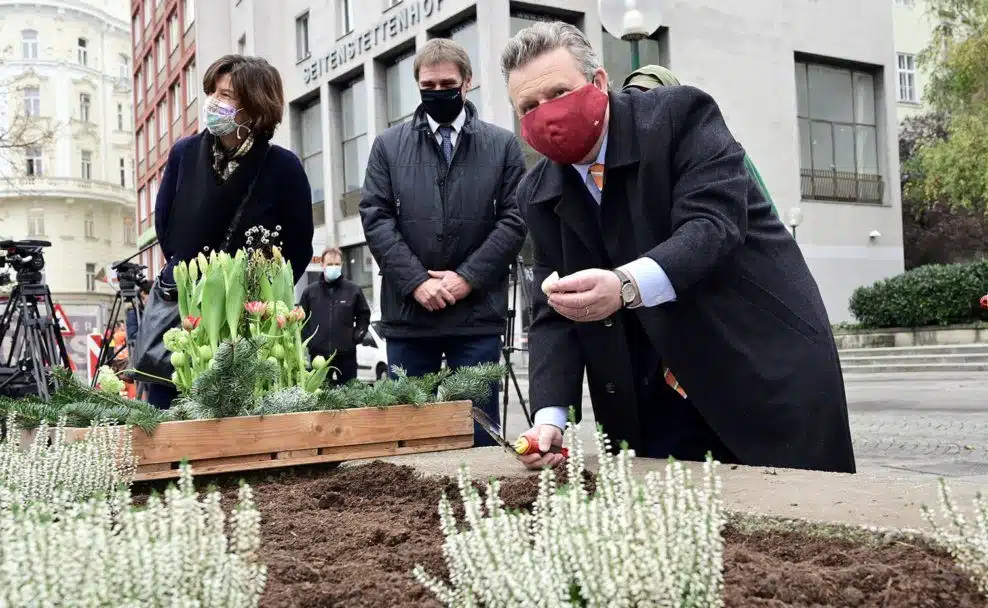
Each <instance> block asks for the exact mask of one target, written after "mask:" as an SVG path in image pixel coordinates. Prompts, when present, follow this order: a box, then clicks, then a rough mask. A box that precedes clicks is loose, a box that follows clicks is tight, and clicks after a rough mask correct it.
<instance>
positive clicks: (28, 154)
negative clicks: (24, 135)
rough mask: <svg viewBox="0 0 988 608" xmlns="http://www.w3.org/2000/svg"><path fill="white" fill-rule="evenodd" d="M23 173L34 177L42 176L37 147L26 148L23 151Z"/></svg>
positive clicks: (39, 151)
mask: <svg viewBox="0 0 988 608" xmlns="http://www.w3.org/2000/svg"><path fill="white" fill-rule="evenodd" d="M24 161H25V163H24V172H25V173H26V174H27V175H29V176H31V177H36V176H39V175H42V174H43V171H42V161H41V148H40V147H38V146H28V147H27V148H25V149H24Z"/></svg>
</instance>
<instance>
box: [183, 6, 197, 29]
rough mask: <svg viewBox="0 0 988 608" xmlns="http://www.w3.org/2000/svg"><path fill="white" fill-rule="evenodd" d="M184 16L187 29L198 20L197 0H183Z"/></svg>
mask: <svg viewBox="0 0 988 608" xmlns="http://www.w3.org/2000/svg"><path fill="white" fill-rule="evenodd" d="M182 18H183V19H184V20H185V31H186V32H188V31H189V28H191V27H192V25H193V24H194V23H195V22H196V2H195V0H182Z"/></svg>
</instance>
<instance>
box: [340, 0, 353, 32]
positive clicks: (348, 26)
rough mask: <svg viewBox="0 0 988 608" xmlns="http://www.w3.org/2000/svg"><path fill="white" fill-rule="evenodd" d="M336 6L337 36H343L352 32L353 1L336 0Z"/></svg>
mask: <svg viewBox="0 0 988 608" xmlns="http://www.w3.org/2000/svg"><path fill="white" fill-rule="evenodd" d="M336 6H337V8H336V13H337V14H336V22H337V23H338V24H339V27H338V28H337V30H338V31H337V38H343V37H344V36H348V35H350V34H351V33H353V2H351V1H350V0H337V2H336Z"/></svg>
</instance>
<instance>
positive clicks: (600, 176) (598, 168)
mask: <svg viewBox="0 0 988 608" xmlns="http://www.w3.org/2000/svg"><path fill="white" fill-rule="evenodd" d="M590 177H591V178H593V183H595V184H597V189H598V190H600V191H601V192H603V191H604V165H602V164H600V163H594V164H592V165H590Z"/></svg>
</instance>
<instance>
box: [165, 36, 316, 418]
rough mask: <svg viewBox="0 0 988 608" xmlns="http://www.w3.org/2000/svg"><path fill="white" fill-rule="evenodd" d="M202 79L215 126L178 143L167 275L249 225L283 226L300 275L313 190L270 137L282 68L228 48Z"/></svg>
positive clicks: (170, 174)
mask: <svg viewBox="0 0 988 608" xmlns="http://www.w3.org/2000/svg"><path fill="white" fill-rule="evenodd" d="M202 85H203V89H204V91H205V93H206V98H205V109H206V128H205V129H203V131H202V132H201V133H199V134H197V135H193V136H191V137H186V138H183V139H180V140H179V141H177V142H175V144H174V145H173V146H172V148H171V150H170V151H169V153H168V162H167V164H166V165H165V173H164V176H163V177H162V180H161V187H160V189H159V190H158V197H157V200H156V201H155V206H154V225H155V232H156V233H157V235H158V243H159V244H160V245H161V251H162V253H163V254H164V257H165V259H166V260H167V264H166V265H165V268H164V269H163V270H162V272H161V275H160V277H159V279H160V280H161V281H163V282H164V284H166V285H174V279H173V278H172V268H173V267H174V266H175V264H177V263H178V262H180V261H183V260H191V259H192V258H194V257H195V256H196V255H197V254H199V253H200V252H203V251H211V250H215V249H218V248H219V247H220V246H221V245H222V244H223V240H224V238H225V237H226V233H227V231H228V230H229V229H230V228H231V227H233V230H234V231H233V235H232V239H231V240H230V243H229V245H228V246H227V251H229V252H235V251H237V250H238V249H243V248H245V247H246V246H247V238H246V236H245V233H246V232H247V230H249V229H251V228H253V227H255V226H263V227H264V228H265V229H266V230H267V231H268V232H269V233H278V236H277V237H275V241H276V243H275V244H278V245H281V248H282V253H283V254H284V256H285V257H286V258H287V259H288V260H289V261H290V262H291V264H292V270H293V271H294V274H295V281H296V282H298V280H299V278H300V277H301V276H302V274H303V273H304V272H305V268H306V267H307V266H308V265H309V262H310V261H311V260H312V234H313V230H314V229H313V224H312V191H311V189H310V187H309V180H308V179H307V178H306V176H305V170H304V169H303V168H302V163H301V161H299V159H298V157H297V156H295V154H294V153H292V152H291V151H290V150H286V149H284V148H282V147H280V146H276V145H273V144H271V143H270V140H271V138H272V137H273V136H274V132H275V129H276V128H277V127H278V125H279V124H280V123H281V119H282V114H283V111H284V106H285V96H284V90H283V87H282V82H281V75H280V74H279V73H278V70H276V69H275V68H274V67H272V66H271V64H269V63H268V62H267V61H266V60H264V59H262V58H260V57H244V56H242V55H226V56H224V57H220V58H219V59H217V60H216V62H214V63H213V64H212V65H211V66H209V69H208V70H206V74H205V76H204V77H203V79H202ZM190 86H191V84H190ZM252 183H253V184H254V186H253V190H252V191H251V195H250V200H245V197H247V192H248V189H250V187H251V184H252ZM241 204H243V213H242V215H241V217H240V218H239V221H238V222H236V225H234V217H235V215H236V210H237V208H238V207H239V206H240V205H241ZM148 388H149V390H148V401H149V402H150V403H152V404H154V405H155V406H157V407H168V406H169V404H170V403H171V401H172V399H174V397H175V396H176V391H175V389H174V387H172V386H168V385H163V384H152V385H149V387H148Z"/></svg>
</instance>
